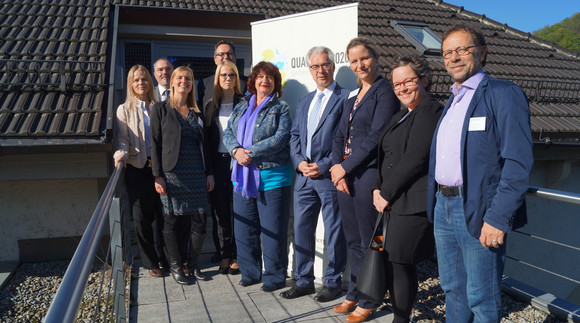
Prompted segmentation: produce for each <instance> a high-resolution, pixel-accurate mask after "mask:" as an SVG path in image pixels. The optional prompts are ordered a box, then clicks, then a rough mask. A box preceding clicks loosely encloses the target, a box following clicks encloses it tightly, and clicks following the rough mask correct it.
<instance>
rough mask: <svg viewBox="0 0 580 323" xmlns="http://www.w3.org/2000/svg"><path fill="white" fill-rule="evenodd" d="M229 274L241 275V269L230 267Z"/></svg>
mask: <svg viewBox="0 0 580 323" xmlns="http://www.w3.org/2000/svg"><path fill="white" fill-rule="evenodd" d="M228 274H230V275H239V274H240V268H232V267H230V268H229V269H228Z"/></svg>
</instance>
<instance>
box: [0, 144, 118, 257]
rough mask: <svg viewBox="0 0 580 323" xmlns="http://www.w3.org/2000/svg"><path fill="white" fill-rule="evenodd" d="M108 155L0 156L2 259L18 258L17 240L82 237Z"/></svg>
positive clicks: (104, 178)
mask: <svg viewBox="0 0 580 323" xmlns="http://www.w3.org/2000/svg"><path fill="white" fill-rule="evenodd" d="M106 158H107V154H105V153H89V154H66V153H62V154H47V155H32V154H31V155H19V156H16V155H11V156H2V157H0V205H1V207H0V223H1V224H0V244H1V245H2V246H3V248H2V250H0V261H8V260H19V250H18V240H26V239H46V238H60V237H76V236H81V235H82V234H83V232H84V229H85V227H86V225H87V223H88V221H89V219H90V217H91V215H92V213H93V211H94V209H95V207H96V206H97V203H98V201H99V198H100V195H101V194H102V192H103V189H104V186H105V185H106V182H107V176H108V175H107V167H108V164H107V159H106ZM75 243H76V242H75Z"/></svg>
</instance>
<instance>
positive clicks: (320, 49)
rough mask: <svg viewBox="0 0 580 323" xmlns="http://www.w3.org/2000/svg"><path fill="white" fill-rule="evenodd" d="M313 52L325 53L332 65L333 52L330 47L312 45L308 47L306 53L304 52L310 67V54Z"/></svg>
mask: <svg viewBox="0 0 580 323" xmlns="http://www.w3.org/2000/svg"><path fill="white" fill-rule="evenodd" d="M314 54H326V55H327V56H328V59H329V60H330V62H331V63H332V65H334V53H333V52H332V50H331V49H330V48H328V47H324V46H314V47H312V48H310V50H309V51H308V53H306V62H307V63H308V66H309V67H310V56H312V55H314Z"/></svg>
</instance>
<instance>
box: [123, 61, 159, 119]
mask: <svg viewBox="0 0 580 323" xmlns="http://www.w3.org/2000/svg"><path fill="white" fill-rule="evenodd" d="M137 71H141V72H143V74H144V75H145V80H146V81H147V83H148V88H147V93H146V94H147V100H146V102H145V104H147V105H148V104H149V103H151V102H155V95H154V94H153V91H154V89H153V78H152V77H151V74H150V73H149V71H148V70H147V69H146V68H145V66H143V65H135V66H133V67H131V69H130V70H129V73H127V98H126V99H125V103H123V104H124V105H126V106H128V107H129V110H130V109H133V107H136V106H137V105H138V101H137V100H138V99H139V98H137V94H135V90H133V82H134V81H135V72H137ZM147 101H148V102H147Z"/></svg>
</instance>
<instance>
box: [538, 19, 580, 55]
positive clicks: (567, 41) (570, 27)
mask: <svg viewBox="0 0 580 323" xmlns="http://www.w3.org/2000/svg"><path fill="white" fill-rule="evenodd" d="M534 36H537V37H540V38H542V39H544V40H547V41H553V42H554V43H556V44H558V45H560V46H562V47H565V48H568V49H572V50H577V51H580V12H578V13H576V14H574V15H573V16H572V17H570V18H566V19H564V20H562V21H561V22H559V23H557V24H554V25H552V26H545V27H544V28H542V29H540V30H536V31H534Z"/></svg>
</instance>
